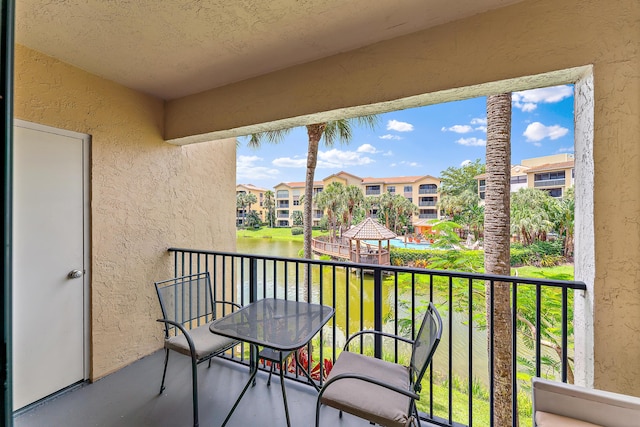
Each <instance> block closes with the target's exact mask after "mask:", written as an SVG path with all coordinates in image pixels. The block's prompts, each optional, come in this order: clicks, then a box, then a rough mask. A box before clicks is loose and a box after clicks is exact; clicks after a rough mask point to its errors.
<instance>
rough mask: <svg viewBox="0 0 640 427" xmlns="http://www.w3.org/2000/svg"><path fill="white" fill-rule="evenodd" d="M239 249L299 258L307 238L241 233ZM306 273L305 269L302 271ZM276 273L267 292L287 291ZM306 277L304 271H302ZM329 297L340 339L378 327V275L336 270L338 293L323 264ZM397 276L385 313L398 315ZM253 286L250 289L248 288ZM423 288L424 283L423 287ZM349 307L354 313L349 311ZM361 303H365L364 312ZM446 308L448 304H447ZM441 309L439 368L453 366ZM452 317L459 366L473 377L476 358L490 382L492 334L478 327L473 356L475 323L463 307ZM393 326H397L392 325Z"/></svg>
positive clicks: (478, 371)
mask: <svg viewBox="0 0 640 427" xmlns="http://www.w3.org/2000/svg"><path fill="white" fill-rule="evenodd" d="M236 248H237V252H238V253H248V254H258V255H271V256H283V257H291V258H297V257H298V252H299V251H300V249H302V244H301V243H295V242H286V241H276V240H271V239H255V238H246V237H239V238H238V239H237V244H236ZM278 269H279V270H280V269H282V271H278V272H277V274H278V277H280V278H282V277H285V274H284V267H283V266H279V267H278ZM299 274H300V273H299ZM295 275H296V272H295V268H289V269H288V270H287V274H286V276H287V277H286V278H285V279H281V280H284V281H285V282H286V281H288V282H289V283H290V284H292V283H295V280H296V276H295ZM272 277H273V274H271V272H269V273H268V274H267V275H266V279H263V282H266V283H260V285H259V286H264V289H265V293H266V295H269V296H274V295H275V296H278V297H282V296H284V285H283V284H281V283H278V284H277V286H274V283H273V279H272ZM300 277H301V276H300ZM312 278H313V279H312V283H313V285H312V300H313V301H314V302H315V301H319V300H320V295H319V294H320V286H319V285H318V283H319V282H320V272H319V269H317V268H314V271H313V275H312ZM322 280H323V281H322V283H323V289H324V292H323V295H322V298H323V301H333V298H334V297H335V301H336V314H335V321H336V325H337V327H338V331H337V332H336V336H338V335H341V336H340V337H337V342H338V343H340V342H344V341H343V340H344V336H347V335H349V334H351V333H353V332H356V331H358V330H360V329H362V328H373V318H374V313H373V289H374V288H373V276H371V275H367V274H365V275H363V276H362V277H360V276H357V275H355V274H350V275H349V286H348V287H347V284H346V281H347V279H346V275H345V274H336V277H335V280H336V283H335V289H336V291H335V292H336V295H335V296H334V295H333V288H334V286H331V285H332V284H333V274H332V271H331V269H323V278H322ZM393 284H394V283H393V280H392V278H391V277H389V278H387V279H385V281H384V283H383V293H385V294H386V295H387V298H386V300H385V301H383V311H384V317H385V318H388V317H393V311H394V298H393V295H394V294H393V289H394V286H393ZM291 288H293V287H292V286H291V285H289V286H287V289H288V293H289V296H290V297H291V298H294V297H295V289H291ZM245 292H248V289H245ZM418 293H419V289H418ZM427 293H428V290H425V292H424V295H427ZM360 295H362V300H363V301H362V305H361V301H360V299H361V298H360ZM434 299H435V300H436V301H435V302H436V303H443V302H446V296H444V295H442V296H438V295H436V296H435V298H434ZM347 307H348V313H347ZM360 307H362V309H363V313H362V316H361V312H360ZM444 307H445V310H446V306H444ZM439 310H440V314H441V316H442V318H443V323H444V325H445V328H444V331H443V336H442V340H441V342H440V346H439V348H438V351H437V353H436V356H437V357H435V358H434V360H433V366H434V369H435V370H436V371H439V372H448V363H449V362H448V360H447V359H448V358H447V354H448V346H449V319H448V313H447V312H445V311H443V310H442V309H439ZM399 316H400V317H404V316H405V315H404V314H403V313H402V311H401V310H400V311H399ZM451 320H452V322H451V332H452V349H453V351H452V365H453V372H454V373H455V374H456V375H458V376H460V377H465V378H466V377H467V374H468V363H469V362H468V361H469V359H471V361H472V364H473V372H474V377H476V378H477V379H478V380H479V381H481V382H482V383H484V384H488V379H487V378H488V365H487V334H486V332H485V331H482V330H479V329H477V328H475V327H474V328H473V331H472V347H473V350H472V355H471V356H469V355H468V354H469V329H468V326H467V325H468V323H467V320H468V319H466V318H465V316H464V314H463V313H458V312H456V311H454V312H453V317H452V319H451ZM389 332H393V331H389Z"/></svg>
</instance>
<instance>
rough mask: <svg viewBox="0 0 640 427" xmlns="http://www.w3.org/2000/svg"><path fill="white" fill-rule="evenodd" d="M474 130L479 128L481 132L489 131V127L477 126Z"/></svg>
mask: <svg viewBox="0 0 640 427" xmlns="http://www.w3.org/2000/svg"><path fill="white" fill-rule="evenodd" d="M474 130H479V131H480V132H484V133H487V127H486V126H478V127H475V128H474Z"/></svg>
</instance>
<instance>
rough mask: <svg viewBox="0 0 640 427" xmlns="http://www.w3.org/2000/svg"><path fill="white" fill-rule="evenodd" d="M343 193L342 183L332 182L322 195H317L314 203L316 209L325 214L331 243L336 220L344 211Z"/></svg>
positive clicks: (334, 233) (334, 232) (333, 237)
mask: <svg viewBox="0 0 640 427" xmlns="http://www.w3.org/2000/svg"><path fill="white" fill-rule="evenodd" d="M344 192H345V187H344V185H343V184H342V183H340V182H332V183H330V184H329V185H327V188H325V189H324V190H323V191H322V193H318V194H317V195H316V197H315V203H316V205H317V206H318V208H320V209H322V210H323V211H326V212H327V219H328V221H329V227H331V233H330V235H329V238H330V241H331V242H333V241H334V240H335V237H336V228H337V224H338V219H339V217H340V215H341V214H342V211H344V210H346V204H345V194H344Z"/></svg>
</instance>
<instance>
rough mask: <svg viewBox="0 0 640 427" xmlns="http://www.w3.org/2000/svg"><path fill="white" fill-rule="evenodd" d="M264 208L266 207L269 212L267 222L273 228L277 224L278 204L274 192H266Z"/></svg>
mask: <svg viewBox="0 0 640 427" xmlns="http://www.w3.org/2000/svg"><path fill="white" fill-rule="evenodd" d="M262 206H264V208H265V209H266V211H267V217H266V218H265V219H266V220H267V223H268V224H269V227H271V228H273V225H274V223H275V222H276V221H275V220H276V209H275V207H276V202H275V198H274V195H273V191H271V190H267V191H265V192H264V202H263V203H262Z"/></svg>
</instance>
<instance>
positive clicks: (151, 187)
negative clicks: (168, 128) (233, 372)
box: [15, 46, 235, 379]
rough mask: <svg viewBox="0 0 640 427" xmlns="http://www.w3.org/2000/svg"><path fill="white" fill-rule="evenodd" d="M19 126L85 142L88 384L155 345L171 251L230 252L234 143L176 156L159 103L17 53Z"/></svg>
mask: <svg viewBox="0 0 640 427" xmlns="http://www.w3.org/2000/svg"><path fill="white" fill-rule="evenodd" d="M15 98H16V105H15V116H16V118H19V119H23V120H27V121H31V122H35V123H40V124H45V125H49V126H54V127H57V128H61V129H67V130H72V131H76V132H82V133H86V134H89V135H91V138H92V140H91V147H92V148H91V233H92V235H91V260H92V261H91V325H90V326H91V337H92V341H91V355H92V356H91V377H92V378H93V379H96V378H99V377H101V376H104V375H106V374H108V373H110V372H112V371H114V370H117V369H119V368H121V367H122V366H124V365H127V364H129V363H131V362H132V361H134V360H136V359H138V358H140V357H141V356H144V355H146V354H149V353H150V352H152V351H154V350H156V349H158V348H159V347H160V346H161V326H160V325H159V324H158V323H157V322H155V319H157V318H158V317H159V316H160V312H159V311H160V309H159V306H158V301H157V297H156V295H155V291H154V287H153V281H154V280H159V279H165V278H168V277H171V275H172V272H173V271H172V259H171V258H170V256H169V255H168V254H167V253H166V249H167V248H168V247H170V246H178V247H191V248H208V249H217V250H225V251H228V250H234V249H235V228H234V227H233V224H234V220H235V142H234V141H233V140H224V141H214V142H207V143H202V144H194V145H190V146H183V147H178V146H174V145H171V144H168V143H166V142H164V141H163V138H162V126H163V102H162V101H161V100H158V99H154V98H152V97H149V96H147V95H143V94H140V93H137V92H135V91H133V90H130V89H127V88H125V87H122V86H119V85H117V84H115V83H112V82H109V81H107V80H104V79H101V78H98V77H96V76H93V75H91V74H88V73H86V72H84V71H82V70H79V69H77V68H74V67H71V66H69V65H67V64H64V63H61V62H59V61H57V60H55V59H53V58H50V57H47V56H44V55H42V54H40V53H38V52H35V51H32V50H29V49H27V48H24V47H21V46H18V47H17V50H16V71H15Z"/></svg>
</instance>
